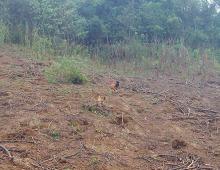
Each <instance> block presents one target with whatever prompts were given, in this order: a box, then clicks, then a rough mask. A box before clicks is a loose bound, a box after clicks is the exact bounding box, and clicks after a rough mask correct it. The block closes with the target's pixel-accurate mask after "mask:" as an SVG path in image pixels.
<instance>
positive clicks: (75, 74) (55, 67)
mask: <svg viewBox="0 0 220 170" xmlns="http://www.w3.org/2000/svg"><path fill="white" fill-rule="evenodd" d="M44 75H45V77H46V78H47V80H48V81H49V82H50V83H73V84H84V83H86V82H87V77H86V76H85V75H84V74H83V73H81V71H80V70H79V68H77V67H76V63H75V60H74V59H73V58H61V59H59V60H57V61H55V62H54V63H53V64H52V65H51V66H50V67H48V68H46V69H45V71H44Z"/></svg>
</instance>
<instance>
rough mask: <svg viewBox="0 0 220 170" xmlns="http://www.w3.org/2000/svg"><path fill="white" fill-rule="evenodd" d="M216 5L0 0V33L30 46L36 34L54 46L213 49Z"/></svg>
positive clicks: (218, 19) (218, 21)
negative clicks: (136, 42)
mask: <svg viewBox="0 0 220 170" xmlns="http://www.w3.org/2000/svg"><path fill="white" fill-rule="evenodd" d="M218 5H220V2H219V0H215V1H212V3H210V1H208V0H123V1H122V0H1V1H0V20H1V23H4V25H5V26H3V25H2V24H0V27H3V28H0V30H2V29H5V27H8V28H9V34H7V35H8V36H9V37H7V41H11V42H13V43H22V44H25V45H30V46H32V45H33V41H34V36H36V35H40V36H42V37H44V36H45V37H50V38H52V41H53V43H54V44H56V43H60V42H61V40H66V41H67V42H68V43H69V44H71V43H73V42H74V43H75V42H77V43H84V44H94V43H113V42H116V41H117V42H118V41H122V40H129V39H131V38H138V39H141V40H142V41H143V42H161V41H163V42H174V41H175V42H180V41H181V42H184V43H185V44H187V45H189V46H191V47H200V46H210V47H219V46H220V13H218V12H217V8H218ZM1 34H2V33H1ZM0 37H1V36H0ZM1 39H2V38H1ZM5 40H6V37H5Z"/></svg>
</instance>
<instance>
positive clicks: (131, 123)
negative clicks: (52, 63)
mask: <svg viewBox="0 0 220 170" xmlns="http://www.w3.org/2000/svg"><path fill="white" fill-rule="evenodd" d="M47 65H48V64H47V62H35V61H33V60H29V59H27V58H25V57H22V55H21V54H19V53H18V52H17V51H15V50H12V49H10V48H9V47H4V48H3V47H2V48H1V49H0V127H1V128H0V145H3V146H5V147H6V148H7V149H8V150H9V152H10V153H11V154H12V156H13V159H10V158H9V157H8V155H7V154H6V153H5V151H4V150H3V149H1V148H0V169H2V170H21V169H42V170H55V169H57V170H72V169H77V170H81V169H82V170H83V169H85V170H90V169H95V170H98V169H100V170H134V169H140V170H148V169H149V170H166V169H169V170H183V169H185V170H188V169H195V170H196V169H198V170H200V169H204V170H205V169H206V170H207V169H210V170H211V169H213V170H218V169H220V75H216V76H210V77H209V78H208V80H207V83H205V84H204V85H201V84H199V83H198V82H199V81H198V80H197V82H190V83H187V84H186V83H185V82H184V81H182V80H181V79H178V78H171V77H168V76H163V77H162V76H161V77H159V78H154V77H147V78H142V79H140V78H132V77H120V78H118V79H119V81H120V83H121V86H120V89H119V90H118V92H116V93H113V92H111V90H110V88H109V87H108V84H107V82H108V76H105V75H97V76H95V77H94V80H93V81H92V82H89V83H87V84H86V85H82V86H79V85H68V84H59V85H58V84H49V83H47V81H46V80H45V79H44V77H43V75H42V71H43V69H44V68H45V67H46V66H47ZM97 96H101V98H103V97H105V98H106V100H105V101H104V102H103V103H98V101H97Z"/></svg>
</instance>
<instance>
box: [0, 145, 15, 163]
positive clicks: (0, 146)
mask: <svg viewBox="0 0 220 170" xmlns="http://www.w3.org/2000/svg"><path fill="white" fill-rule="evenodd" d="M0 149H2V150H3V151H4V152H5V153H6V154H7V155H8V157H9V158H10V159H11V160H12V159H13V156H12V155H11V153H10V151H9V150H8V149H7V148H6V147H5V146H3V145H0Z"/></svg>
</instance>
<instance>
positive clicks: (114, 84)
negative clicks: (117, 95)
mask: <svg viewBox="0 0 220 170" xmlns="http://www.w3.org/2000/svg"><path fill="white" fill-rule="evenodd" d="M119 84H120V83H119V81H114V82H112V83H111V89H112V90H113V91H116V90H117V89H118V88H119Z"/></svg>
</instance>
